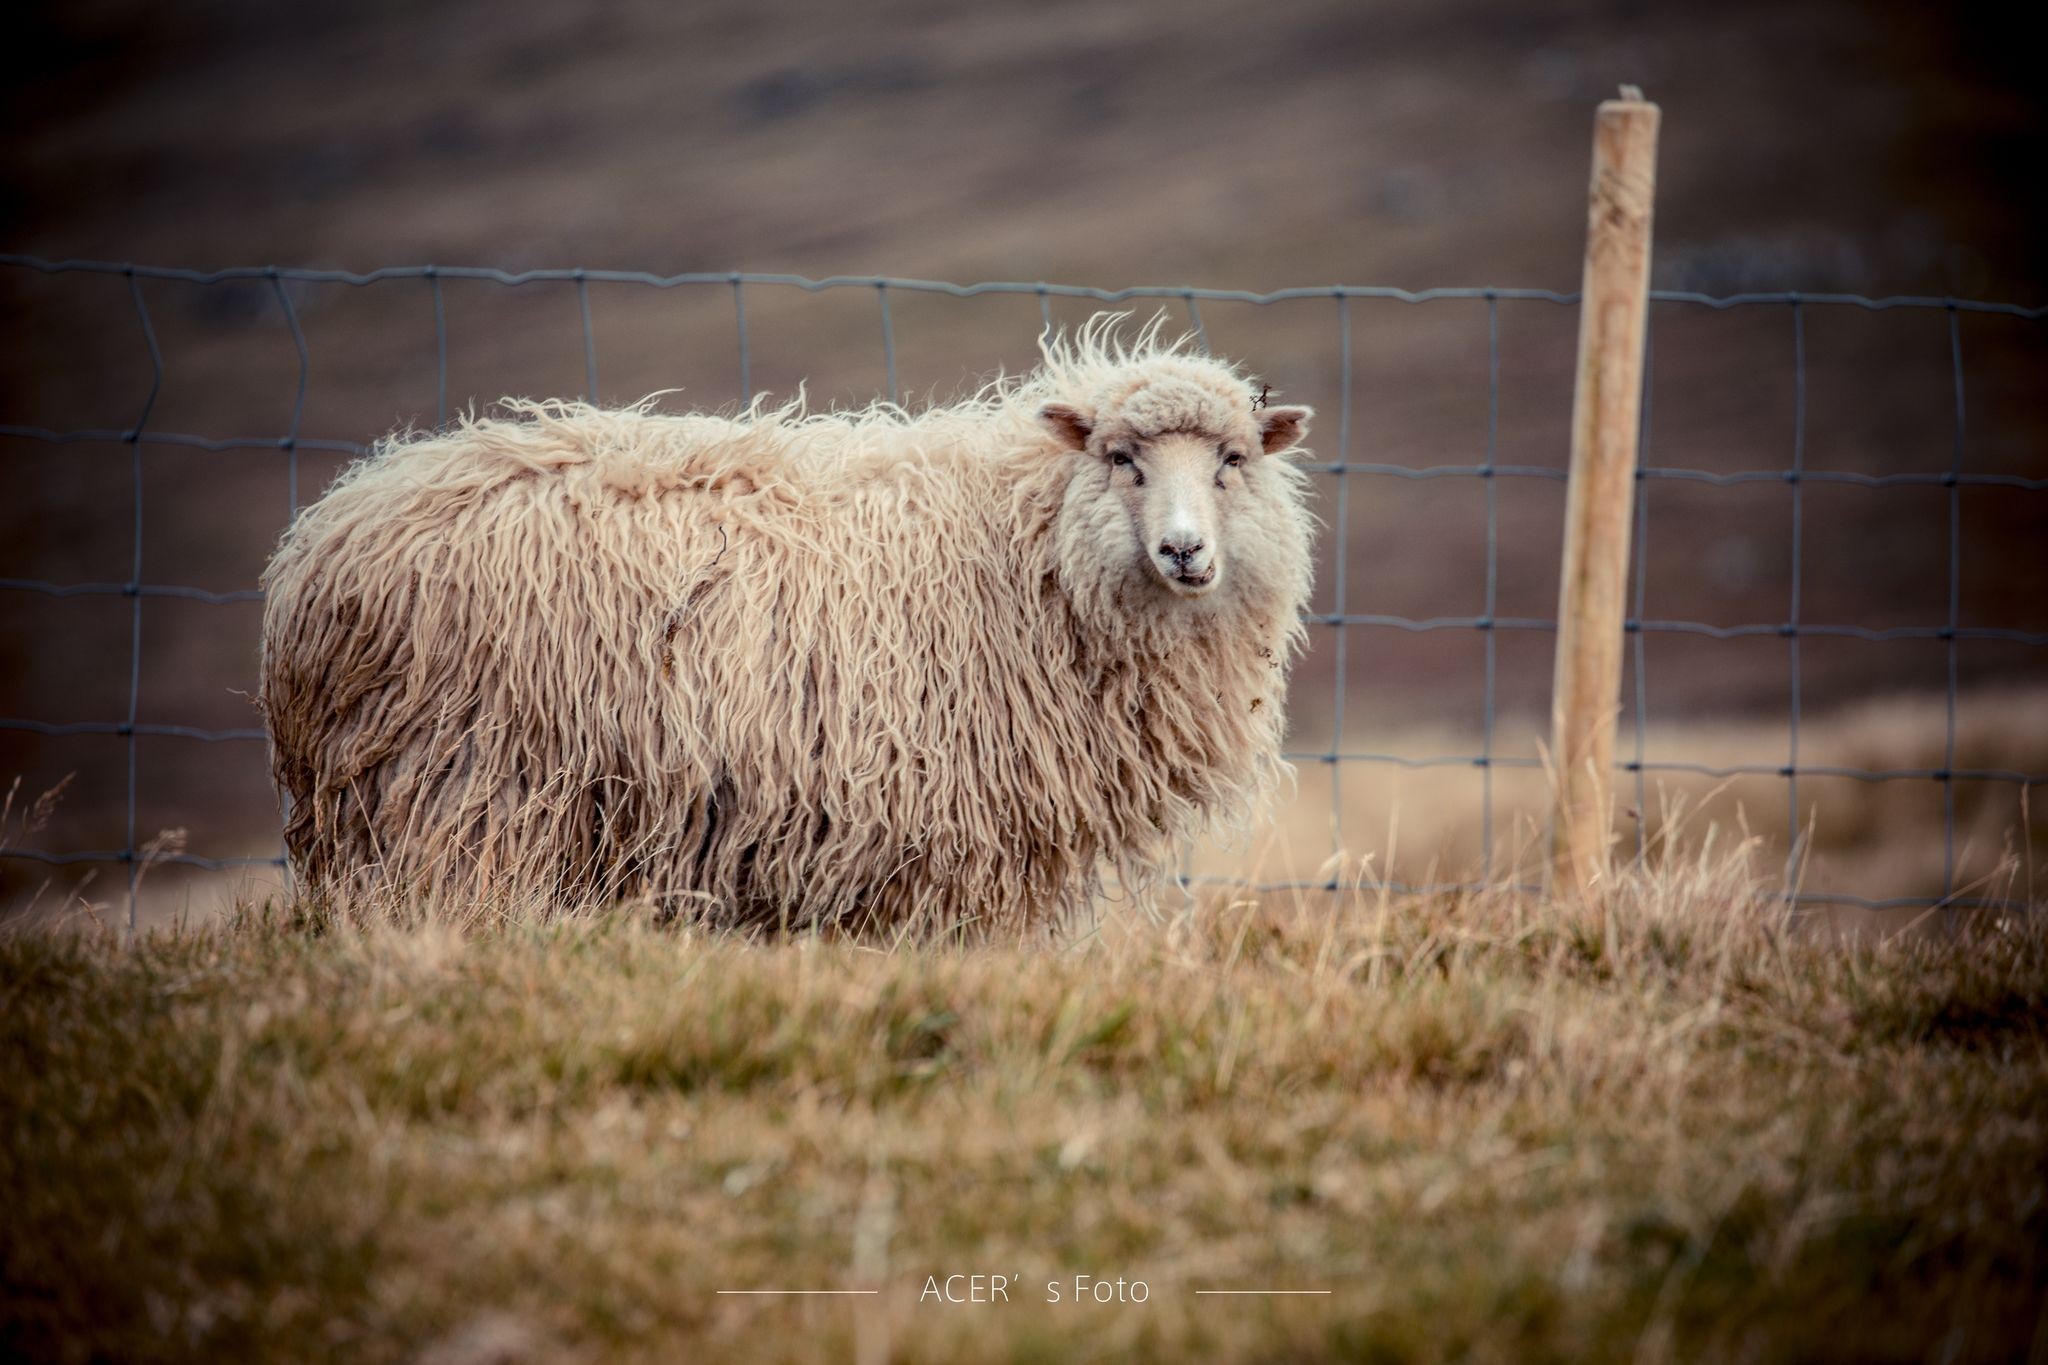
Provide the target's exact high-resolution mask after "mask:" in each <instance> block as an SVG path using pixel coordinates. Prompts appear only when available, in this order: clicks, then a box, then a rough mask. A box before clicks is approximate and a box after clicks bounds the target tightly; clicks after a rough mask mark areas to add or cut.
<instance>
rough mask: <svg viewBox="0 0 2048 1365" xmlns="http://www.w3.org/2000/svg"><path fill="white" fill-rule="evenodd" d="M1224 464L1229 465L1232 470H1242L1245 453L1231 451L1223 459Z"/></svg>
mask: <svg viewBox="0 0 2048 1365" xmlns="http://www.w3.org/2000/svg"><path fill="white" fill-rule="evenodd" d="M1223 463H1224V464H1226V465H1229V466H1230V467H1231V468H1232V469H1240V468H1242V467H1243V466H1244V452H1243V451H1241V450H1233V451H1231V452H1230V453H1229V454H1228V455H1225V456H1224V457H1223Z"/></svg>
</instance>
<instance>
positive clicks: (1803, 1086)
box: [0, 855, 2048, 1361]
mask: <svg viewBox="0 0 2048 1365" xmlns="http://www.w3.org/2000/svg"><path fill="white" fill-rule="evenodd" d="M1332 910H1333V908H1332V907H1328V906H1325V905H1321V904H1317V903H1314V902H1313V901H1312V900H1311V899H1308V898H1302V899H1292V898H1284V897H1268V898H1265V899H1263V900H1259V899H1251V898H1240V899H1230V898H1225V899H1223V900H1221V901H1218V902H1215V903H1211V904H1209V905H1206V906H1204V907H1202V908H1201V909H1199V910H1194V911H1190V912H1188V913H1184V914H1181V915H1178V916H1174V917H1172V918H1170V919H1167V920H1165V921H1163V922H1158V923H1154V922H1148V921H1144V920H1142V919H1137V920H1132V919H1125V918H1116V917H1112V918H1110V919H1108V920H1107V921H1105V922H1104V923H1103V924H1102V925H1101V926H1100V927H1099V928H1098V929H1096V930H1094V931H1091V932H1087V933H1081V934H1076V935H1074V936H1072V937H1071V938H1070V939H1068V940H1066V941H1064V942H1062V943H1057V944H1029V945H1015V946H1011V947H1004V948H993V949H982V950H975V951H963V950H958V949H951V948H946V947H932V946H925V947H915V948H913V947H902V948H898V949H896V950H893V951H879V950H876V949H874V948H871V947H862V946H858V945H852V944H842V943H829V942H823V941H818V940H814V939H803V940H797V941H786V942H778V943H764V942H745V941H739V940H736V939H732V938H727V937H718V936H707V935H704V934H702V933H699V932H695V931H692V930H689V929H682V928H677V929H662V928H659V927H656V926H653V925H651V924H650V923H648V922H647V921H646V920H645V919H644V918H640V917H635V916H632V915H614V916H611V917H609V918H604V919H573V920H566V921H557V922H554V923H547V924H536V923H531V922H520V921H519V920H517V919H516V918H515V919H512V920H495V921H492V920H488V919H485V918H482V917H473V922H470V923H467V924H457V923H454V922H452V921H451V918H450V917H447V916H434V915H427V916H415V917H414V918H413V922H411V923H408V924H404V925H398V924H394V923H391V922H389V921H388V920H387V919H380V918H378V917H374V916H365V915H361V914H348V913H341V914H336V913H332V912H329V913H324V914H320V913H313V912H309V911H301V912H297V913H294V912H290V911H287V910H282V909H278V908H274V907H273V908H262V909H250V910H245V911H243V912H242V913H240V914H239V915H238V916H236V917H235V918H234V919H233V920H232V921H231V922H228V923H225V924H220V925H216V926H214V927H210V928H204V929H195V930H187V931H183V932H167V933H159V934H154V935H149V936H146V937H144V938H142V939H140V940H138V941H134V942H130V943H123V942H121V941H119V940H117V939H115V938H113V937H111V936H108V935H104V934H99V933H95V932H90V931H87V932H74V933H68V934H50V933H40V934H21V933H17V934H13V935H9V936H7V937H5V938H4V939H0V1094H4V1095H5V1096H6V1104H7V1107H8V1109H9V1111H10V1114H9V1118H8V1121H7V1122H6V1123H5V1124H4V1125H0V1199H4V1200H5V1203H6V1207H7V1209H8V1216H7V1218H6V1219H5V1221H4V1223H0V1268H4V1280H5V1283H6V1285H7V1289H6V1291H5V1295H4V1299H0V1343H5V1344H6V1345H7V1346H9V1347H11V1348H12V1350H13V1351H15V1352H20V1353H22V1354H25V1355H30V1356H35V1357H42V1358H55V1359H76V1360H85V1359H89V1358H97V1357H111V1358H124V1359H149V1358H164V1359H202V1358H203V1359H229V1358H237V1359H240V1358H262V1359H307V1358H318V1357H333V1356H340V1357H346V1358H350V1359H363V1360H396V1359H428V1360H435V1361H473V1360H522V1359H535V1360H540V1359H546V1360H579V1359H580V1360H597V1359H675V1358H679V1357H682V1356H685V1355H689V1356H693V1357H697V1358H703V1357H705V1356H714V1357H716V1358H721V1359H726V1358H730V1359H746V1360H764V1361H766V1360H816V1359H844V1358H848V1357H852V1358H857V1359H868V1360H881V1359H901V1360H959V1359H1010V1360H1068V1359H1125V1358H1133V1359H1185V1358H1201V1359H1224V1360H1231V1359H1236V1360H1245V1359H1278V1358H1284V1359H1303V1360H1307V1359H1333V1358H1345V1359H1350V1358H1368V1359H1385V1360H1401V1359H1417V1360H1426V1359H1451V1358H1467V1359H1493V1360H1510V1359H1514V1360H1520V1359H1532V1358H1534V1359H1545V1358H1547V1359H1574V1360H1577V1359H1623V1358H1628V1359H1651V1360H1655V1359H1668V1358H1698V1357H1708V1358H1721V1357H1732V1356H1741V1357H1745V1358H1763V1359H1810V1358H1837V1359H1865V1358H1897V1359H1907V1358H1924V1357H1934V1356H1937V1355H1939V1356H1942V1357H1943V1358H1948V1359H1987V1360H1988V1359H2010V1358H2014V1357H2017V1356H2023V1355H2025V1354H2026V1353H2027V1351H2028V1350H2029V1349H2030V1343H2031V1348H2032V1349H2033V1350H2035V1351H2037V1352H2038V1351H2039V1350H2041V1349H2042V1348H2043V1331H2044V1319H2043V1317H2042V1310H2043V1303H2044V1297H2043V1295H2044V1289H2048V1252H2044V1246H2048V1205H2044V1184H2048V1176H2044V1171H2048V1117H2044V1116H2048V1023H2044V1018H2048V1016H2044V1007H2048V920H2044V919H2043V918H2041V917H2040V916H2038V915H2028V916H2018V917H2007V918H1993V917H1983V916H1980V917H1976V918H1972V919H1967V920H1965V919H1955V920H1943V921H1940V922H1938V923H1934V924H1931V925H1930V926H1927V930H1926V931H1923V932H1921V933H1918V934H1915V935H1910V936H1903V937H1895V938H1891V939H1887V940H1878V939H1875V938H1872V937H1867V936H1866V937H1863V938H1854V939H1843V938H1839V937H1829V936H1819V935H1814V934H1810V933H1805V932H1802V931H1801V930H1800V928H1799V927H1798V926H1797V925H1795V924H1793V923H1790V922H1789V921H1788V920H1787V919H1786V917H1785V915H1784V913H1783V911H1782V910H1781V909H1780V908H1778V907H1777V905H1776V904H1775V903H1774V902H1773V900H1772V899H1771V898H1770V897H1769V896H1768V895H1767V894H1760V892H1759V886H1758V883H1756V882H1755V881H1753V880H1752V879H1751V877H1750V875H1749V873H1748V872H1747V871H1746V870H1745V868H1744V866H1743V865H1742V863H1741V862H1740V861H1739V860H1737V861H1730V860H1728V859H1726V858H1724V857H1722V856H1719V855H1715V856H1713V857H1711V858H1709V859H1707V860H1706V861H1704V862H1697V861H1696V862H1686V863H1683V864H1681V863H1680V862H1679V861H1678V860H1676V859H1673V860H1671V861H1670V862H1668V863H1667V864H1666V865H1665V866H1664V867H1663V868H1662V869H1661V870H1659V871H1658V872H1657V873H1656V874H1655V875H1654V876H1649V877H1645V878H1641V879H1638V880H1635V881H1632V882H1630V883H1628V884H1626V885H1623V886H1618V887H1617V888H1616V889H1615V891H1614V893H1613V895H1612V896H1611V897H1609V898H1608V899H1607V900H1606V901H1604V902H1603V903H1601V904H1597V905H1592V906H1574V905H1565V904H1557V903H1549V902H1544V901H1541V900H1538V899H1534V898H1527V897H1517V896H1510V895H1496V896H1487V897H1480V898H1461V899H1442V898H1438V899H1420V898H1399V897H1374V896H1355V897H1352V898H1349V899H1348V900H1347V901H1346V902H1345V903H1344V904H1342V905H1340V906H1337V907H1334V912H1332ZM977 1272H978V1273H992V1274H1001V1275H1007V1276H1013V1277H1016V1279H1015V1280H1014V1281H1013V1286H1014V1287H1013V1289H1012V1298H1011V1301H1010V1302H1008V1303H996V1304H979V1305H974V1304H962V1305H943V1304H934V1303H931V1302H923V1303H921V1302H920V1299H919V1291H920V1288H921V1286H922V1284H923V1282H924V1280H925V1277H926V1276H928V1275H939V1276H945V1275H949V1274H954V1273H960V1274H967V1273H977ZM1076 1274H1088V1275H1095V1276H1101V1277H1106V1278H1109V1279H1112V1280H1113V1279H1114V1278H1115V1277H1117V1276H1123V1277H1125V1278H1126V1279H1142V1280H1144V1281H1145V1282H1146V1284H1147V1286H1148V1291H1149V1297H1148V1301H1147V1302H1146V1303H1145V1304H1142V1305H1132V1304H1124V1305H1101V1306H1098V1305H1096V1304H1094V1303H1086V1304H1080V1305H1076V1304H1074V1303H1073V1302H1071V1296H1070V1295H1069V1301H1068V1302H1065V1303H1063V1304H1060V1305H1051V1304H1048V1303H1046V1302H1044V1298H1045V1293H1044V1287H1045V1284H1046V1282H1047V1281H1060V1282H1061V1283H1062V1284H1063V1285H1066V1286H1070V1285H1071V1283H1072V1279H1073V1277H1074V1276H1075V1275H1076ZM761 1287H812V1288H877V1289H879V1290H880V1291H881V1292H880V1293H879V1294H878V1295H876V1296H873V1297H861V1298H807V1299H774V1298H762V1297H730V1296H726V1297H721V1296H719V1295H718V1294H717V1293H716V1291H717V1290H719V1289H737V1288H761ZM1244 1287H1286V1288H1307V1289H1327V1290H1329V1291H1330V1293H1329V1294H1328V1296H1326V1297H1324V1296H1316V1297H1288V1298H1271V1299H1254V1298H1227V1297H1205V1296H1198V1295H1197V1294H1196V1292H1195V1291H1196V1290H1198V1289H1205V1288H1244Z"/></svg>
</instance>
